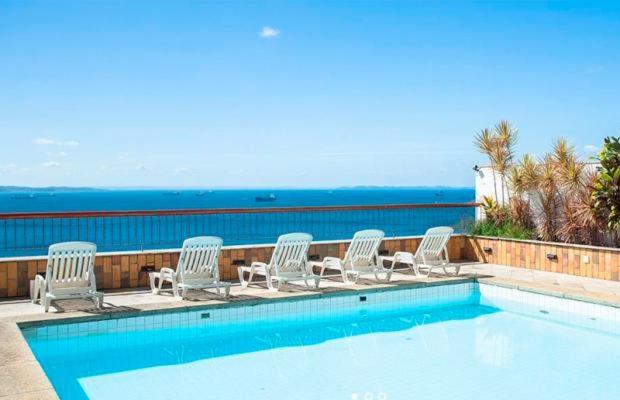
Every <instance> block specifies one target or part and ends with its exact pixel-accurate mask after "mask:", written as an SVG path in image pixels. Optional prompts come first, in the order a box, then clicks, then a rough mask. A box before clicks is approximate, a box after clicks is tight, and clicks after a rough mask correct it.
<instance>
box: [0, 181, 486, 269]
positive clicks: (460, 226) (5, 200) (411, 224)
mask: <svg viewBox="0 0 620 400" xmlns="http://www.w3.org/2000/svg"><path fill="white" fill-rule="evenodd" d="M271 194H273V195H274V196H275V199H276V200H275V201H269V202H258V201H256V197H267V196H270V195H271ZM473 198H474V191H473V189H441V190H440V189H372V190H371V189H367V190H359V189H358V190H352V189H347V190H214V191H212V192H211V191H197V190H184V191H170V190H135V191H134V190H132V191H130V190H122V191H119V190H115V191H113V190H110V191H67V192H53V193H43V192H40V193H24V192H20V193H0V207H1V208H0V210H1V211H2V212H35V211H44V212H49V211H112V210H116V211H125V210H170V209H227V208H261V207H300V206H339V205H380V204H411V203H424V204H429V203H430V204H432V203H463V202H469V201H472V200H473ZM473 219H474V209H473V208H471V207H470V208H458V207H454V208H421V209H397V210H381V209H378V210H355V211H312V212H265V213H242V214H239V213H230V212H222V213H217V214H200V215H170V216H123V217H87V218H47V219H44V218H20V219H2V218H1V217H0V256H5V257H6V256H21V255H35V254H45V253H46V251H47V247H48V246H49V245H50V244H52V243H57V242H64V241H73V240H81V241H89V242H94V243H96V244H97V246H98V249H99V251H120V250H148V249H159V248H178V247H180V246H181V244H182V243H183V240H184V239H186V238H188V237H192V236H200V235H213V236H220V237H222V238H223V239H224V243H225V245H238V244H257V243H275V241H276V240H277V237H278V236H279V235H282V234H285V233H289V232H308V233H310V234H312V235H313V237H314V239H315V240H340V239H348V238H351V237H352V235H353V234H354V233H355V232H356V231H358V230H361V229H382V230H383V231H385V233H386V236H388V237H390V236H392V237H394V236H409V235H419V234H423V233H424V232H425V231H426V229H428V228H430V227H433V226H439V225H448V226H452V227H454V228H455V230H456V231H457V232H463V231H465V230H467V228H468V226H469V225H470V224H471V221H472V220H473Z"/></svg>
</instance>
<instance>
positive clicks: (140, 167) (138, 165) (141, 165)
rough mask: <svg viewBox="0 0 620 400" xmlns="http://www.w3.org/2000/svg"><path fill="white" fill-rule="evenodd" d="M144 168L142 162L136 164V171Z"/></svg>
mask: <svg viewBox="0 0 620 400" xmlns="http://www.w3.org/2000/svg"><path fill="white" fill-rule="evenodd" d="M145 169H146V167H145V166H144V164H136V171H144V170H145Z"/></svg>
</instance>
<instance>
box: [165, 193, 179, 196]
mask: <svg viewBox="0 0 620 400" xmlns="http://www.w3.org/2000/svg"><path fill="white" fill-rule="evenodd" d="M162 194H163V195H164V196H178V195H180V194H181V192H163V193H162Z"/></svg>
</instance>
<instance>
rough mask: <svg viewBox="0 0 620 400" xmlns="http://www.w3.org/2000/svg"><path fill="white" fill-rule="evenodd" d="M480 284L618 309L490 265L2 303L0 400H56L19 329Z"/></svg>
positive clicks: (594, 282)
mask: <svg viewBox="0 0 620 400" xmlns="http://www.w3.org/2000/svg"><path fill="white" fill-rule="evenodd" d="M474 279H476V280H478V281H479V282H481V283H486V284H493V285H498V286H504V287H514V288H518V289H520V290H525V291H534V292H538V293H543V294H548V295H552V296H557V297H563V298H570V299H574V300H581V301H588V302H595V303H599V304H605V305H610V306H614V307H620V282H611V281H603V280H598V279H591V278H583V277H578V276H571V275H564V274H558V273H551V272H543V271H537V270H527V269H523V268H513V267H507V266H500V265H493V264H478V263H474V264H472V263H467V264H463V265H462V268H461V276H459V277H451V276H441V275H436V276H433V277H431V278H426V277H416V276H414V275H413V274H412V273H410V272H408V271H399V272H395V273H394V275H393V279H392V281H390V282H389V283H377V282H375V281H371V280H360V282H359V284H357V285H352V284H347V285H345V284H343V283H342V282H341V281H339V275H338V276H331V277H328V278H327V279H324V280H322V283H321V289H309V288H305V287H303V286H296V285H289V286H285V287H284V288H283V289H284V290H283V291H280V292H271V291H268V290H266V285H265V284H264V283H263V284H260V285H259V286H253V287H249V288H246V289H242V288H241V287H240V286H239V285H238V284H237V285H234V286H233V287H232V290H231V297H230V298H228V299H224V298H223V297H220V296H217V295H215V294H212V293H207V292H197V293H192V292H190V296H191V297H190V299H188V300H183V301H179V300H176V299H174V298H173V297H172V296H171V295H170V294H165V295H161V296H155V295H153V294H152V293H151V292H150V291H148V290H144V289H141V290H133V291H106V296H105V307H104V309H103V310H96V309H94V308H93V305H92V303H91V302H90V301H82V300H67V301H63V302H59V303H58V304H56V305H55V306H56V307H57V308H54V307H52V310H56V311H60V312H49V313H44V312H43V309H42V307H41V306H40V305H37V304H32V303H31V302H30V301H29V300H27V299H11V300H5V301H0V338H2V340H1V341H0V400H9V399H11V400H13V399H22V400H24V399H57V398H58V397H57V396H56V393H55V392H54V390H53V388H52V385H51V383H50V382H49V380H48V379H47V377H46V375H45V373H44V372H43V370H42V368H41V367H40V365H39V364H38V362H37V361H36V360H35V358H34V355H33V354H32V352H31V351H30V348H29V346H28V344H27V343H26V340H25V339H24V337H23V336H22V335H21V332H20V330H19V327H18V325H17V324H18V323H19V324H21V325H23V326H26V325H32V324H35V325H36V324H40V323H41V322H46V321H56V322H64V321H70V320H74V319H76V318H78V319H81V320H85V319H93V320H101V319H107V318H112V317H117V316H125V315H136V314H140V313H154V312H162V311H165V310H173V309H174V310H184V309H192V308H197V307H198V308H209V307H224V306H231V305H232V306H234V305H235V303H237V304H236V305H242V304H256V303H259V302H273V301H280V300H285V299H291V298H299V297H300V296H301V297H306V298H312V297H321V296H334V295H342V294H346V293H351V292H363V291H380V290H391V289H397V288H399V287H405V286H406V287H415V286H421V287H424V286H434V285H442V284H450V283H456V282H467V281H472V280H474Z"/></svg>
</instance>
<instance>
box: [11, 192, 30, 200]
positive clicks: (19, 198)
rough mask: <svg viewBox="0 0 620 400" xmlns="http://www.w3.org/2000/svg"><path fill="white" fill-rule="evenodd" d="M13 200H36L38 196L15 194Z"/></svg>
mask: <svg viewBox="0 0 620 400" xmlns="http://www.w3.org/2000/svg"><path fill="white" fill-rule="evenodd" d="M11 199H13V200H34V199H36V196H35V195H34V194H32V193H26V194H14V195H12V196H11Z"/></svg>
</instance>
